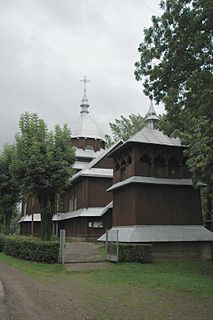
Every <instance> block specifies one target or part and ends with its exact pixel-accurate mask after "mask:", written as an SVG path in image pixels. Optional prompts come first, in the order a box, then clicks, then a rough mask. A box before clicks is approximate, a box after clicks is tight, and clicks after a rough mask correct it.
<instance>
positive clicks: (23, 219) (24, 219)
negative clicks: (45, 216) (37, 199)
mask: <svg viewBox="0 0 213 320" xmlns="http://www.w3.org/2000/svg"><path fill="white" fill-rule="evenodd" d="M31 221H32V215H31V214H30V215H28V214H26V215H24V216H23V217H21V219H20V220H19V221H18V223H20V222H31ZM33 221H34V222H40V221H41V215H40V213H34V214H33Z"/></svg>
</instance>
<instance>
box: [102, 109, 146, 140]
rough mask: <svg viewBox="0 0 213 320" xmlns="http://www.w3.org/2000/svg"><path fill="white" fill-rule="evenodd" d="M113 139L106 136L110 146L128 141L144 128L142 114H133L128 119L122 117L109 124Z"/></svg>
mask: <svg viewBox="0 0 213 320" xmlns="http://www.w3.org/2000/svg"><path fill="white" fill-rule="evenodd" d="M109 125H110V128H111V131H112V137H111V136H109V135H106V140H107V145H108V146H110V145H112V144H113V143H115V142H116V141H119V140H123V141H126V140H128V139H129V138H130V137H132V136H133V135H134V134H135V133H137V132H138V131H140V130H141V129H142V128H143V127H144V117H142V116H141V115H140V114H134V113H131V114H130V115H129V116H128V117H124V116H121V117H120V119H115V121H114V122H110V123H109Z"/></svg>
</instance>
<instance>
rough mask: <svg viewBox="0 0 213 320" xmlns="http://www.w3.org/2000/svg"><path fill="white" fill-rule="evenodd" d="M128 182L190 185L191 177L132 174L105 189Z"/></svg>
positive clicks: (117, 186)
mask: <svg viewBox="0 0 213 320" xmlns="http://www.w3.org/2000/svg"><path fill="white" fill-rule="evenodd" d="M130 183H137V184H161V185H173V186H192V185H193V183H192V180H191V179H166V178H155V177H142V176H133V177H130V178H128V179H126V180H124V181H121V182H118V183H115V184H113V185H112V186H111V187H110V188H109V189H107V191H113V190H115V189H118V188H121V187H124V186H126V185H129V184H130ZM197 186H198V187H201V186H205V184H204V183H198V184H197Z"/></svg>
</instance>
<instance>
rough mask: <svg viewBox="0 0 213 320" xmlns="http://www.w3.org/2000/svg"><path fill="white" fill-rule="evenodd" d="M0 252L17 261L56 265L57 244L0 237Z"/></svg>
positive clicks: (13, 237) (24, 238)
mask: <svg viewBox="0 0 213 320" xmlns="http://www.w3.org/2000/svg"><path fill="white" fill-rule="evenodd" d="M0 251H3V252H4V253H5V254H7V255H10V256H13V257H16V258H19V259H24V260H30V261H37V262H44V263H56V262H57V261H58V252H59V243H58V242H53V241H41V240H38V239H31V238H27V237H20V236H16V237H15V236H0Z"/></svg>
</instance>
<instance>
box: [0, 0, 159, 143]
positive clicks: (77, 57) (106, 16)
mask: <svg viewBox="0 0 213 320" xmlns="http://www.w3.org/2000/svg"><path fill="white" fill-rule="evenodd" d="M159 1H160V0H151V1H150V0H143V1H142V0H0V148H1V147H2V146H3V144H5V143H11V142H13V140H14V135H15V134H16V133H17V132H18V130H19V129H18V122H19V118H20V115H21V114H22V113H24V112H25V111H28V112H33V113H37V114H38V115H39V117H40V118H42V119H44V120H45V122H46V123H47V125H48V127H49V128H50V129H52V128H54V125H55V124H60V125H63V124H64V123H67V124H68V125H69V127H70V128H71V130H72V123H74V122H75V119H76V118H77V117H78V116H79V114H80V103H81V99H82V96H83V84H82V82H80V80H81V79H83V77H84V76H85V75H86V76H87V78H88V79H89V80H90V82H89V83H88V84H87V96H88V100H89V104H90V108H89V111H90V116H91V117H92V118H94V119H95V120H96V121H97V122H98V123H99V125H100V126H101V127H102V129H103V131H104V132H105V133H108V134H109V133H110V131H109V130H110V129H109V125H108V124H109V122H113V121H114V119H116V118H119V117H120V116H121V115H124V116H128V115H129V114H130V113H140V114H142V115H145V113H146V112H147V110H148V107H149V104H150V102H149V99H148V97H146V96H145V95H144V93H143V87H142V82H137V81H136V80H135V77H134V70H135V67H134V64H135V62H136V61H138V60H139V53H138V46H139V44H140V43H141V42H142V40H143V29H144V27H149V26H150V25H151V17H152V15H158V14H160V13H161V11H160V9H159ZM156 111H157V113H158V114H159V113H162V112H163V106H157V107H156Z"/></svg>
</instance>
